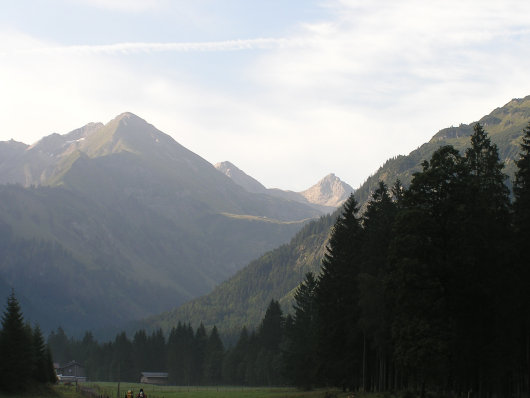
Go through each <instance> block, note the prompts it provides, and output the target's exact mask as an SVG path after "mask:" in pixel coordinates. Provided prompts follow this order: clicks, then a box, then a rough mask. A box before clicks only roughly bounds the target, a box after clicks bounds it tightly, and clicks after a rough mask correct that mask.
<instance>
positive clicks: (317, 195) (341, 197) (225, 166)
mask: <svg viewBox="0 0 530 398" xmlns="http://www.w3.org/2000/svg"><path fill="white" fill-rule="evenodd" d="M215 168H216V169H217V170H219V171H220V172H221V173H223V174H225V175H226V176H228V177H230V178H231V179H232V180H233V181H234V182H235V183H236V184H238V185H240V186H241V187H243V188H244V189H245V190H247V191H248V192H255V193H264V194H268V195H270V196H274V197H277V198H282V199H285V200H293V201H295V202H299V203H304V204H307V205H309V206H312V207H314V208H316V209H318V210H320V211H322V212H323V213H329V212H333V211H335V209H336V208H337V207H339V206H340V205H341V204H342V203H344V201H345V200H346V199H347V198H348V196H349V195H350V194H351V193H353V192H354V189H353V188H352V187H351V186H349V185H348V184H346V183H345V182H343V181H341V180H340V178H338V177H336V176H335V174H328V175H327V176H326V177H324V178H323V179H322V180H320V181H319V182H317V183H316V184H315V185H313V186H312V187H310V188H308V189H306V190H305V191H302V192H294V191H285V190H282V189H277V188H271V189H267V188H265V186H263V185H262V184H261V183H260V182H259V181H258V180H256V179H255V178H253V177H251V176H249V175H248V174H246V173H245V172H244V171H242V170H240V169H239V168H237V167H236V166H235V165H234V164H232V163H230V162H220V163H217V164H216V165H215Z"/></svg>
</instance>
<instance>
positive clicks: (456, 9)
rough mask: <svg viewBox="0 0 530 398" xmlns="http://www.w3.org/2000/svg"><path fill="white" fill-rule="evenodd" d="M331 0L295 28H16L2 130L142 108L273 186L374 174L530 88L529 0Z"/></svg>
mask: <svg viewBox="0 0 530 398" xmlns="http://www.w3.org/2000/svg"><path fill="white" fill-rule="evenodd" d="M326 4H327V10H328V12H327V13H326V17H325V18H324V17H323V18H322V19H321V20H320V21H317V22H314V23H310V24H309V23H301V24H299V25H296V26H292V28H291V29H290V30H289V32H288V33H286V32H282V36H281V37H280V38H270V37H269V38H244V39H241V40H224V41H209V42H193V41H191V42H172V43H160V42H156V43H115V44H109V45H99V46H90V45H89V46H60V45H57V43H50V42H44V41H41V40H38V39H35V38H33V37H30V36H26V35H21V34H17V33H16V32H4V34H2V33H0V54H3V56H2V58H1V59H0V87H1V88H2V91H1V92H0V108H1V109H2V112H1V113H0V125H1V126H2V127H3V129H2V131H1V132H0V133H1V134H2V138H1V139H8V138H10V137H11V136H13V137H14V138H18V139H20V140H23V141H25V142H27V143H31V140H32V139H38V138H40V137H42V136H44V135H46V134H49V133H51V132H52V131H57V132H60V133H65V132H68V131H69V130H72V129H74V128H76V127H79V126H81V125H83V124H84V123H86V122H89V121H103V122H106V121H108V120H110V119H111V118H113V117H114V116H115V115H117V114H119V113H121V112H123V111H131V112H134V113H137V114H138V115H139V116H141V117H143V118H145V119H147V120H148V121H149V122H150V123H153V124H154V125H155V126H157V127H158V128H160V129H161V130H162V131H164V132H166V133H169V134H171V135H172V136H173V137H174V138H175V139H176V140H177V141H179V142H180V143H181V144H183V145H184V146H186V147H188V148H189V149H191V150H193V151H194V152H196V153H198V154H199V155H201V156H203V157H205V158H206V159H207V160H209V161H211V162H212V163H215V162H217V161H221V160H230V161H232V162H234V163H235V164H236V165H237V166H238V167H240V168H242V169H243V170H244V171H245V172H247V173H249V174H250V175H252V176H253V177H255V178H257V179H258V180H260V181H261V182H262V183H264V184H265V185H266V186H279V187H281V188H288V189H295V190H302V189H305V188H307V187H309V186H310V185H311V184H313V183H314V182H316V180H318V179H319V178H321V177H323V176H324V175H326V174H328V173H329V172H335V173H336V174H337V175H338V176H339V177H341V178H343V179H345V180H346V181H347V182H348V183H350V184H351V185H353V186H358V185H359V184H360V183H362V182H363V181H364V179H366V178H367V177H368V175H370V174H371V173H373V172H375V171H376V170H377V168H378V167H379V166H380V165H381V164H382V163H383V162H384V161H385V160H386V159H388V158H389V157H392V156H395V155H398V154H407V153H409V152H410V151H411V150H413V149H414V148H416V147H417V146H419V145H421V144H422V143H423V142H425V141H427V140H428V139H429V138H430V137H431V136H432V135H433V134H434V133H436V131H438V130H439V129H441V128H444V127H447V126H450V125H451V124H456V125H457V124H459V123H468V122H472V121H474V120H477V119H479V118H480V117H481V116H483V115H484V114H486V113H488V112H490V111H491V110H492V109H493V108H495V107H497V106H500V105H502V104H504V103H505V102H508V101H509V100H510V99H511V98H513V97H522V96H525V95H528V94H530V92H528V89H529V87H530V75H529V74H528V70H530V53H528V51H527V49H528V48H529V45H530V32H529V29H528V24H527V21H526V19H527V15H528V14H529V12H528V11H530V4H527V2H508V3H507V2H503V3H502V4H497V3H496V2H490V1H481V2H480V3H478V2H473V1H472V2H462V1H458V2H457V1H443V2H441V1H434V2H420V1H413V0H409V1H406V0H404V1H400V2H394V1H374V2H366V1H350V0H342V1H330V2H327V3H326ZM144 55H148V56H147V57H144ZM24 134H26V135H24ZM25 137H28V138H25Z"/></svg>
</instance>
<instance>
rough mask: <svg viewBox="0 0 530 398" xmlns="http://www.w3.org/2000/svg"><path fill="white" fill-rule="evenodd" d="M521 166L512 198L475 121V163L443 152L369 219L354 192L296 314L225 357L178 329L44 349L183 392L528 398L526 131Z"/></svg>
mask: <svg viewBox="0 0 530 398" xmlns="http://www.w3.org/2000/svg"><path fill="white" fill-rule="evenodd" d="M516 165H517V171H516V174H515V181H513V197H510V191H509V189H508V188H507V177H506V175H505V174H503V171H502V169H503V164H502V163H501V162H500V161H499V156H498V151H497V147H496V146H495V145H493V144H492V143H491V142H490V139H489V138H488V136H487V134H486V133H485V131H484V129H483V127H482V126H481V125H480V124H476V125H475V126H474V133H473V135H472V136H471V146H470V147H469V148H468V149H467V150H466V151H465V153H462V154H461V153H460V152H458V151H457V150H455V149H454V148H453V147H451V146H443V147H440V148H439V149H438V150H437V151H436V152H435V153H434V154H433V155H432V157H431V159H430V160H428V161H427V160H426V161H424V162H423V164H422V170H421V171H419V172H417V173H415V174H414V176H413V178H412V181H411V184H410V186H409V187H408V188H404V187H403V186H402V185H401V183H400V182H399V181H396V183H395V184H394V185H393V186H392V187H391V188H389V187H387V186H386V185H385V184H384V183H382V182H381V183H380V184H379V187H378V189H377V190H375V191H374V192H373V193H372V195H371V199H370V200H369V202H368V204H367V207H366V211H365V212H364V213H363V214H360V213H359V210H358V205H357V201H356V199H355V197H354V196H353V195H352V196H351V197H350V198H349V199H348V201H347V202H346V203H345V205H344V207H343V209H342V213H341V214H340V215H339V217H338V218H337V220H336V222H335V225H334V226H333V229H332V233H331V238H330V240H329V244H328V246H327V252H326V254H325V256H324V259H323V262H322V269H321V272H320V274H319V275H315V274H313V273H308V274H307V275H306V277H305V280H304V281H303V283H302V284H301V285H300V286H299V287H298V289H297V290H296V293H295V296H294V306H293V309H292V312H291V314H288V315H284V314H283V313H282V310H281V307H280V305H279V303H278V302H277V301H274V300H272V301H271V302H270V305H269V307H268V309H267V312H266V314H265V316H264V318H263V319H262V321H261V323H260V325H259V326H258V328H257V329H256V330H254V331H249V330H247V329H246V328H243V330H242V331H241V334H240V337H239V339H238V341H237V343H236V344H235V345H233V346H231V347H229V348H228V349H226V348H224V347H223V344H222V342H221V339H220V337H219V334H218V332H217V329H216V328H213V329H212V330H211V331H209V332H207V331H206V330H205V328H204V327H203V326H202V325H201V326H199V327H198V328H197V329H196V330H195V331H194V330H193V329H192V327H191V326H190V325H189V324H188V325H185V324H182V323H179V324H178V325H177V326H176V327H174V328H173V329H172V330H171V332H170V333H169V336H168V337H167V339H166V338H165V337H164V334H163V332H162V330H158V331H155V332H153V333H152V334H151V335H150V336H148V335H147V334H146V332H145V331H139V332H137V333H136V334H135V335H134V338H133V340H132V341H130V340H129V339H128V338H127V336H126V335H125V333H122V334H119V335H118V336H116V339H115V341H114V342H109V343H107V344H103V345H100V344H98V343H97V342H95V341H94V339H93V338H92V336H91V334H90V333H87V334H86V335H85V337H84V338H83V340H82V341H75V340H72V339H68V338H67V337H66V335H65V334H64V332H63V331H62V330H61V329H59V330H58V331H57V332H54V333H52V334H51V335H50V337H49V340H48V343H49V345H50V347H51V348H52V350H53V352H54V355H55V356H56V357H57V358H58V360H61V358H62V359H63V360H69V359H72V358H74V357H75V358H76V359H79V360H82V361H84V362H85V363H86V367H87V373H88V376H89V377H90V378H92V379H98V380H117V379H121V380H136V379H137V378H138V376H139V372H140V371H164V370H167V371H168V372H169V378H170V382H171V383H176V384H221V383H225V384H240V385H284V384H289V385H295V386H298V387H300V388H305V389H310V388H314V387H319V386H338V387H342V388H343V389H344V390H353V391H358V390H364V391H374V392H390V393H391V392H396V393H397V392H404V391H408V392H409V394H412V396H414V395H417V396H421V397H425V396H427V395H428V394H434V396H443V397H453V396H455V397H456V396H466V397H492V396H499V397H508V396H510V397H511V396H513V397H523V396H528V393H529V376H530V358H529V356H530V346H529V345H530V321H529V314H530V292H529V290H530V289H529V288H528V287H529V286H530V271H529V261H528V255H527V252H526V245H525V243H526V242H527V240H528V236H530V235H529V233H530V231H529V228H530V227H529V226H530V124H529V125H528V127H526V128H525V129H524V136H523V143H522V146H521V154H520V158H519V160H518V161H517V162H516Z"/></svg>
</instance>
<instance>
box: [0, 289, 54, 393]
mask: <svg viewBox="0 0 530 398" xmlns="http://www.w3.org/2000/svg"><path fill="white" fill-rule="evenodd" d="M0 358H1V360H0V391H2V392H7V393H23V392H25V391H28V390H31V389H32V388H34V387H36V386H38V385H46V384H49V383H54V382H55V381H56V375H55V371H54V369H53V360H52V356H51V351H50V350H49V348H48V346H47V345H46V344H45V341H44V337H43V335H42V332H41V329H40V327H39V326H38V325H37V326H35V327H34V328H32V327H31V325H29V324H27V323H25V322H24V317H23V315H22V311H21V308H20V305H19V303H18V300H17V298H16V297H15V293H14V292H12V293H11V295H10V296H9V297H8V299H7V306H6V309H5V312H4V314H3V316H2V330H0Z"/></svg>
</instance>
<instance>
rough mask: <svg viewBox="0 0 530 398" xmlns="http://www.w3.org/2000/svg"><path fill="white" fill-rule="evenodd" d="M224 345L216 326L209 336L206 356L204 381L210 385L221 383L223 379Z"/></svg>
mask: <svg viewBox="0 0 530 398" xmlns="http://www.w3.org/2000/svg"><path fill="white" fill-rule="evenodd" d="M223 356H224V347H223V342H222V341H221V338H220V337H219V332H218V331H217V327H216V326H214V327H213V328H212V331H211V332H210V336H209V337H208V342H207V344H206V352H205V356H204V381H205V383H206V384H209V385H219V384H220V383H221V381H222V365H223Z"/></svg>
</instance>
